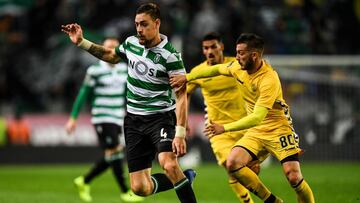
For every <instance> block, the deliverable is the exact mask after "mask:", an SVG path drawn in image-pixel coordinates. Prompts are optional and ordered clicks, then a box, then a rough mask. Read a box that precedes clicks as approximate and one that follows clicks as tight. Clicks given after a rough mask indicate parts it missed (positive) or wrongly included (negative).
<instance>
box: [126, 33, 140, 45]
mask: <svg viewBox="0 0 360 203" xmlns="http://www.w3.org/2000/svg"><path fill="white" fill-rule="evenodd" d="M124 42H125V43H128V42H130V43H132V44H137V43H139V39H138V38H137V36H136V35H131V36H129V37H127V38H126V39H125V41H124Z"/></svg>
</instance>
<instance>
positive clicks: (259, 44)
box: [236, 33, 265, 52]
mask: <svg viewBox="0 0 360 203" xmlns="http://www.w3.org/2000/svg"><path fill="white" fill-rule="evenodd" d="M242 43H244V44H246V45H247V47H248V48H249V49H255V50H257V51H259V52H263V50H264V44H265V42H264V40H263V38H261V37H259V36H258V35H256V34H253V33H243V34H241V35H240V36H239V37H238V39H237V40H236V44H242Z"/></svg>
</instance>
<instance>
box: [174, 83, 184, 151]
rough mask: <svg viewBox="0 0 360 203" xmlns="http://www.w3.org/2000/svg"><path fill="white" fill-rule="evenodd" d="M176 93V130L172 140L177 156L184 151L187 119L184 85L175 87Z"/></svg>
mask: <svg viewBox="0 0 360 203" xmlns="http://www.w3.org/2000/svg"><path fill="white" fill-rule="evenodd" d="M175 95H176V118H177V121H176V132H175V138H174V140H173V146H172V147H173V152H174V153H175V154H176V155H177V156H183V155H184V154H185V153H186V142H185V136H186V120H187V93H186V85H183V86H182V87H180V88H177V89H175Z"/></svg>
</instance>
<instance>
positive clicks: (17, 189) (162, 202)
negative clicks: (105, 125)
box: [0, 162, 360, 203]
mask: <svg viewBox="0 0 360 203" xmlns="http://www.w3.org/2000/svg"><path fill="white" fill-rule="evenodd" d="M89 166H90V165H37V166H0V203H25V202H26V203H72V202H74V203H76V202H81V201H80V200H79V199H78V197H77V193H76V191H75V188H74V187H73V185H72V180H73V178H75V177H76V176H77V175H79V174H82V173H83V172H86V171H87V170H88V168H89ZM302 169H303V173H304V174H305V176H306V179H307V181H308V183H309V184H310V186H311V187H312V189H313V191H314V194H315V196H316V200H317V203H333V202H334V203H335V202H336V203H360V163H359V162H357V163H349V162H346V163H341V162H334V163H333V162H326V163H317V164H316V163H312V162H306V163H304V164H303V165H302ZM196 170H197V172H198V176H197V178H196V181H195V184H194V189H195V193H196V195H197V198H198V202H199V203H230V202H238V201H237V199H236V198H235V196H234V194H233V193H232V191H231V189H230V188H229V186H228V185H227V177H226V174H225V172H224V171H223V169H221V168H219V167H218V166H216V165H212V164H208V165H201V166H199V167H197V168H196ZM154 171H156V172H159V171H160V170H159V168H158V167H155V169H154ZM261 178H262V179H263V180H264V183H265V184H266V185H267V186H268V187H269V188H270V189H271V190H272V191H273V192H274V193H275V194H277V195H279V196H281V197H282V198H283V199H284V200H285V202H287V203H295V202H296V197H295V194H294V192H293V191H292V189H291V188H290V187H289V186H288V183H287V182H286V180H285V178H284V176H283V174H282V171H281V168H280V166H279V165H277V164H273V165H271V166H269V167H268V168H264V169H263V170H262V171H261ZM92 195H93V198H94V201H93V202H94V203H105V202H106V203H116V202H121V201H120V200H119V198H118V196H119V190H118V188H117V187H116V183H115V181H114V180H113V178H112V176H111V173H110V171H108V172H107V173H105V174H104V175H103V176H101V177H99V178H98V179H95V180H94V182H93V183H92ZM254 199H255V201H256V202H257V203H260V202H261V201H259V199H257V198H256V197H255V198H254ZM144 202H145V203H172V202H178V200H177V198H176V194H175V192H174V191H168V192H164V193H161V194H157V195H155V196H152V197H148V198H147V199H146V201H144Z"/></svg>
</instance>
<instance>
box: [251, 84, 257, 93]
mask: <svg viewBox="0 0 360 203" xmlns="http://www.w3.org/2000/svg"><path fill="white" fill-rule="evenodd" d="M256 89H257V87H256V85H255V84H251V90H252V91H253V92H255V91H256Z"/></svg>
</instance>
